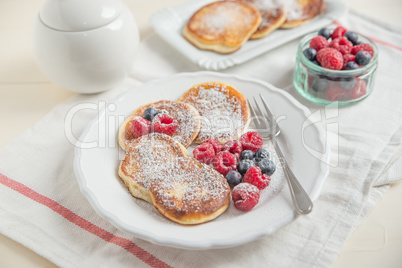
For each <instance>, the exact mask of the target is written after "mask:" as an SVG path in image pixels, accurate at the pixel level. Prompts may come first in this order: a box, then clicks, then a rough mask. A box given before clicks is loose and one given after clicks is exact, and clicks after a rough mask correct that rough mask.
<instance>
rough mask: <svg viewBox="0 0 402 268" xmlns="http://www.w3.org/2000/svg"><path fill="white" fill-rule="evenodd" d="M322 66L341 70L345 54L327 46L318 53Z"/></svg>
mask: <svg viewBox="0 0 402 268" xmlns="http://www.w3.org/2000/svg"><path fill="white" fill-rule="evenodd" d="M317 59H318V61H319V62H320V63H321V66H322V67H324V68H327V69H332V70H340V69H342V67H343V56H342V54H341V52H339V51H338V50H336V49H334V48H325V49H322V50H320V51H318V53H317Z"/></svg>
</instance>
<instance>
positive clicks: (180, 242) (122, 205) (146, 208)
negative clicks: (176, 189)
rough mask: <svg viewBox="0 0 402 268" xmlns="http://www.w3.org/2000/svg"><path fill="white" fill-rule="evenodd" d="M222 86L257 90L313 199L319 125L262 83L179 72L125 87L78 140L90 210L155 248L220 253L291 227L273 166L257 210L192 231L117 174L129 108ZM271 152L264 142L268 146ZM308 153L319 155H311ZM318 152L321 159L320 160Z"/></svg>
mask: <svg viewBox="0 0 402 268" xmlns="http://www.w3.org/2000/svg"><path fill="white" fill-rule="evenodd" d="M208 81H221V82H225V83H228V84H231V85H233V86H235V87H236V88H237V89H238V90H239V91H240V92H242V93H243V94H244V96H245V97H246V98H251V97H252V96H258V93H261V94H262V95H263V96H264V97H265V99H266V100H267V101H268V104H269V106H270V108H271V110H272V112H273V113H274V114H275V115H276V116H277V117H278V118H280V123H279V124H280V127H281V130H282V133H281V135H280V136H279V137H278V142H279V144H280V146H281V148H282V149H283V153H284V154H285V157H286V158H287V160H288V162H289V165H290V167H291V168H292V170H293V172H294V173H295V174H296V176H297V177H298V178H299V180H300V183H301V184H302V185H303V187H304V188H305V190H306V192H307V193H308V194H309V195H310V197H311V198H312V200H315V199H316V198H317V197H318V195H319V193H320V190H321V187H322V184H323V182H324V180H325V178H326V176H327V174H328V164H327V163H329V146H328V144H327V142H326V139H325V138H326V136H325V134H324V131H323V129H322V127H321V126H320V125H319V124H311V123H310V121H309V120H308V119H307V118H308V116H309V115H310V112H309V110H308V109H307V108H306V107H304V106H302V105H301V104H300V103H299V102H297V101H296V100H295V99H294V98H293V97H292V96H291V95H289V94H288V93H286V92H284V91H282V90H280V89H277V88H275V87H274V86H272V85H270V84H267V83H265V82H262V81H258V80H254V79H250V78H245V77H239V76H233V75H225V74H220V73H213V72H197V73H182V74H178V75H174V76H171V77H168V78H163V79H160V80H157V81H152V82H149V83H146V84H144V85H141V86H138V87H136V88H134V89H132V90H128V91H126V92H124V93H123V94H121V95H120V96H119V97H117V98H116V99H114V100H111V101H110V102H108V103H107V104H106V106H105V108H104V109H103V110H102V111H100V113H99V116H98V117H96V118H95V119H94V120H92V121H91V122H90V123H89V124H88V126H87V127H86V129H85V131H84V132H83V134H82V135H81V137H80V141H81V142H82V143H81V144H86V146H85V147H89V148H82V147H84V146H80V147H81V148H80V147H78V146H77V147H76V150H75V161H74V169H75V173H76V176H77V179H78V182H79V185H80V187H81V191H82V193H83V194H84V195H85V196H86V197H87V198H88V200H89V201H90V203H91V204H92V206H93V208H94V209H95V210H96V211H97V212H98V213H99V214H100V215H101V216H102V217H103V218H105V219H107V220H109V221H110V222H111V223H112V224H113V225H114V226H116V227H117V228H119V229H121V230H123V231H126V232H129V233H132V234H134V235H135V236H137V237H139V238H142V239H144V240H147V241H151V242H154V243H157V244H161V245H166V246H172V247H180V248H187V249H207V248H224V247H231V246H236V245H240V244H243V243H246V242H249V241H252V240H254V239H257V238H259V237H261V236H263V235H267V234H271V233H273V232H275V231H276V230H277V229H278V228H280V227H282V226H284V225H285V224H287V223H289V222H291V221H292V220H294V219H295V217H296V212H295V210H294V206H293V204H292V201H291V197H290V193H289V189H288V186H287V185H286V181H285V179H284V177H283V171H282V170H281V168H280V167H279V166H278V168H277V171H276V172H275V174H274V175H273V176H272V177H271V185H270V186H269V187H268V188H267V189H265V190H263V191H262V192H261V199H260V202H259V203H258V205H257V206H256V207H255V208H254V209H253V210H251V211H249V212H246V213H244V212H241V211H239V210H237V209H236V208H235V207H234V206H233V203H232V202H231V203H230V205H229V208H228V209H227V211H226V212H225V213H223V214H222V215H221V216H219V217H218V218H217V219H215V220H213V221H211V222H208V223H204V224H200V225H195V226H183V225H180V224H176V223H173V222H171V221H169V220H167V219H165V218H164V217H163V216H162V215H161V214H159V212H158V211H157V210H156V209H155V208H154V207H153V206H152V205H151V204H148V203H146V202H145V201H142V200H139V199H136V198H134V197H132V196H131V194H130V193H129V192H128V190H127V189H126V187H125V185H124V184H123V182H122V181H121V180H120V178H119V176H118V175H117V169H118V166H119V162H120V159H122V157H123V156H124V152H123V151H122V150H121V149H120V148H119V147H118V145H117V141H116V135H117V131H118V127H119V122H122V121H123V120H124V118H125V117H127V116H128V115H129V114H130V113H131V112H132V111H133V110H134V109H136V108H137V107H139V106H140V105H143V104H145V103H149V102H152V101H158V100H162V99H171V100H175V99H177V98H178V97H179V96H181V95H182V94H183V93H184V92H185V91H186V90H188V89H190V88H191V86H193V85H194V84H197V83H202V82H208ZM264 146H266V147H267V148H268V150H271V151H272V148H271V147H270V143H269V142H265V145H264ZM312 151H316V152H317V151H318V152H323V153H321V154H315V155H316V156H313V154H312V153H311V152H312ZM317 155H319V156H318V157H317Z"/></svg>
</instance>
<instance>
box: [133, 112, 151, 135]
mask: <svg viewBox="0 0 402 268" xmlns="http://www.w3.org/2000/svg"><path fill="white" fill-rule="evenodd" d="M150 132H151V122H149V121H148V120H146V119H144V118H142V117H140V116H136V117H134V119H133V121H132V122H131V133H132V134H133V136H134V138H139V137H141V136H142V135H146V134H149V133H150Z"/></svg>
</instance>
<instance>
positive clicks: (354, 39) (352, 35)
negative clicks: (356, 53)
mask: <svg viewBox="0 0 402 268" xmlns="http://www.w3.org/2000/svg"><path fill="white" fill-rule="evenodd" d="M343 36H344V37H346V38H347V39H348V40H349V41H350V42H352V44H353V45H356V43H357V42H358V41H357V39H359V36H358V35H357V33H355V32H346V33H345V34H344V35H343Z"/></svg>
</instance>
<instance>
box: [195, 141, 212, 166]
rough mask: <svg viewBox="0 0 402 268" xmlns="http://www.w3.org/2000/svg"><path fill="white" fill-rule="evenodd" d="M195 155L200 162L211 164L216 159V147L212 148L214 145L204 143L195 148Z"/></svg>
mask: <svg viewBox="0 0 402 268" xmlns="http://www.w3.org/2000/svg"><path fill="white" fill-rule="evenodd" d="M193 155H194V158H195V159H197V160H198V161H200V162H202V163H205V164H210V163H211V162H212V160H213V159H214V158H215V151H214V147H212V145H211V144H209V143H203V144H201V145H198V146H197V147H195V148H194V150H193Z"/></svg>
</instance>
